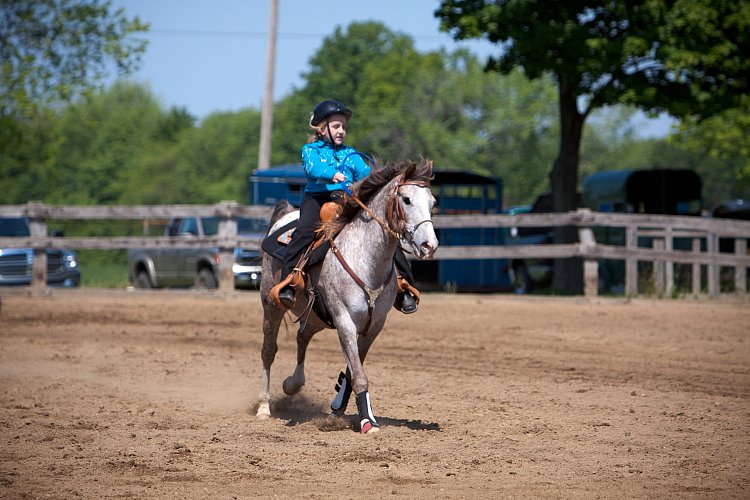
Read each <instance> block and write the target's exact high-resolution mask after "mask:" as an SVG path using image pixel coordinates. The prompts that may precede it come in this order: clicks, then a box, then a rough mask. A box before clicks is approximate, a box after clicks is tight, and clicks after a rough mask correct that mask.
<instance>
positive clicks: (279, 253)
mask: <svg viewBox="0 0 750 500" xmlns="http://www.w3.org/2000/svg"><path fill="white" fill-rule="evenodd" d="M297 222H299V219H294V220H293V221H291V222H289V223H287V224H284V225H283V226H281V227H280V228H278V229H277V230H275V231H273V232H271V233H269V234H268V236H266V237H265V238H263V241H261V243H260V247H261V248H262V249H263V251H264V252H266V253H267V254H268V255H270V256H271V257H273V258H274V259H276V260H280V261H283V260H284V257H285V256H286V249H287V245H288V244H289V240H287V239H286V238H282V236H283V235H284V234H285V233H287V232H291V234H292V238H294V233H293V230H294V229H295V228H296V227H297ZM330 248H331V245H330V244H329V243H328V242H327V241H324V242H323V244H322V245H320V246H319V247H318V248H316V249H315V250H313V253H312V254H311V255H310V259H309V260H308V262H307V266H308V267H310V266H314V265H315V264H319V263H321V262H323V259H324V258H325V256H326V254H327V253H328V250H329V249H330Z"/></svg>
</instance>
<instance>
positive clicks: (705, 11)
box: [435, 0, 750, 291]
mask: <svg viewBox="0 0 750 500" xmlns="http://www.w3.org/2000/svg"><path fill="white" fill-rule="evenodd" d="M435 15H436V16H437V17H438V18H439V19H440V20H441V27H442V29H444V30H446V31H449V32H450V33H451V34H452V35H453V36H454V38H456V39H465V38H486V39H488V40H489V41H491V42H494V43H497V44H498V46H499V47H498V49H499V50H498V52H499V54H498V55H497V56H496V57H492V58H490V60H489V61H488V64H487V67H488V69H490V70H497V71H501V72H504V73H508V72H510V71H511V70H513V69H514V68H521V69H522V70H523V71H524V73H525V74H526V76H528V77H529V78H531V79H535V78H539V77H541V76H543V75H545V74H547V73H551V74H552V75H554V78H555V81H556V83H557V87H558V103H559V110H560V114H559V116H560V134H561V135H560V143H559V151H558V154H557V158H556V160H555V162H554V164H553V166H552V170H551V172H550V183H551V187H552V194H553V206H554V209H555V210H556V211H567V210H571V209H573V208H574V207H575V205H576V189H577V185H578V165H579V161H580V145H581V139H582V134H583V126H584V122H585V121H586V118H587V117H588V116H589V115H590V113H591V112H592V110H594V109H596V108H599V107H601V106H605V105H612V104H617V103H628V104H633V105H636V106H639V107H642V108H644V109H648V110H652V111H668V112H670V113H672V114H673V115H674V116H677V117H686V116H698V117H707V116H711V115H713V114H716V113H718V112H720V111H721V110H722V109H726V108H730V107H735V106H737V105H738V104H739V101H740V98H741V96H742V95H743V94H744V93H745V92H746V89H747V88H748V79H747V75H748V70H749V69H750V61H749V60H748V59H747V58H746V57H745V54H747V53H749V52H750V47H749V46H748V45H749V43H748V33H750V29H749V28H750V9H748V4H747V2H746V1H739V2H714V1H711V0H677V1H674V2H672V1H670V2H667V1H666V0H642V1H625V0H618V1H607V2H602V1H591V0H586V1H582V0H580V1H566V2H557V1H553V0H547V1H539V0H443V2H442V3H441V5H440V7H439V8H438V10H437V11H436V12H435ZM572 237H574V234H573V231H567V232H566V233H563V232H560V234H559V235H558V236H557V237H556V239H557V241H566V240H571V239H572ZM581 285H582V284H581V282H580V273H578V272H568V271H567V270H566V269H564V268H563V267H562V266H561V265H556V269H555V284H554V286H555V288H558V289H565V290H572V291H578V290H580V288H581Z"/></svg>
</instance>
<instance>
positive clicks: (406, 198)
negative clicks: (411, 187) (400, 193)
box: [404, 196, 411, 205]
mask: <svg viewBox="0 0 750 500" xmlns="http://www.w3.org/2000/svg"><path fill="white" fill-rule="evenodd" d="M404 203H406V204H407V205H411V200H410V199H409V197H408V196H404Z"/></svg>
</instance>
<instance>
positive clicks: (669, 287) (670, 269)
mask: <svg viewBox="0 0 750 500" xmlns="http://www.w3.org/2000/svg"><path fill="white" fill-rule="evenodd" d="M673 249H674V242H673V241H672V226H667V227H665V228H664V250H666V251H667V252H671V251H672V250H673ZM674 289H675V286H674V263H673V262H672V261H670V260H665V261H664V296H665V297H667V298H669V297H671V295H672V292H673V291H674Z"/></svg>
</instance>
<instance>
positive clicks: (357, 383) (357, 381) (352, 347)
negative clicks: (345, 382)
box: [336, 318, 380, 434]
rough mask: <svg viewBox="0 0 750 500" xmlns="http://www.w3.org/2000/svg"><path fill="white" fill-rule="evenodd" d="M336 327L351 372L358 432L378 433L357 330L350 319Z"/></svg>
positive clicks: (341, 321) (338, 322) (340, 322)
mask: <svg viewBox="0 0 750 500" xmlns="http://www.w3.org/2000/svg"><path fill="white" fill-rule="evenodd" d="M336 325H337V327H338V334H339V341H340V342H341V349H342V350H343V351H344V356H345V357H346V363H347V365H348V367H349V372H351V388H352V391H354V394H355V395H356V396H355V397H356V401H357V410H358V411H359V431H360V432H361V433H362V434H369V433H371V432H377V431H379V430H380V429H379V427H380V426H379V425H378V422H377V420H375V416H374V414H373V412H372V404H371V403H370V394H369V392H368V388H369V384H368V381H367V375H366V374H365V370H364V367H363V366H362V358H361V357H360V348H359V345H358V335H357V328H356V326H355V325H354V323H353V322H352V321H351V319H350V318H347V319H346V320H340V321H337V322H336Z"/></svg>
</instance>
